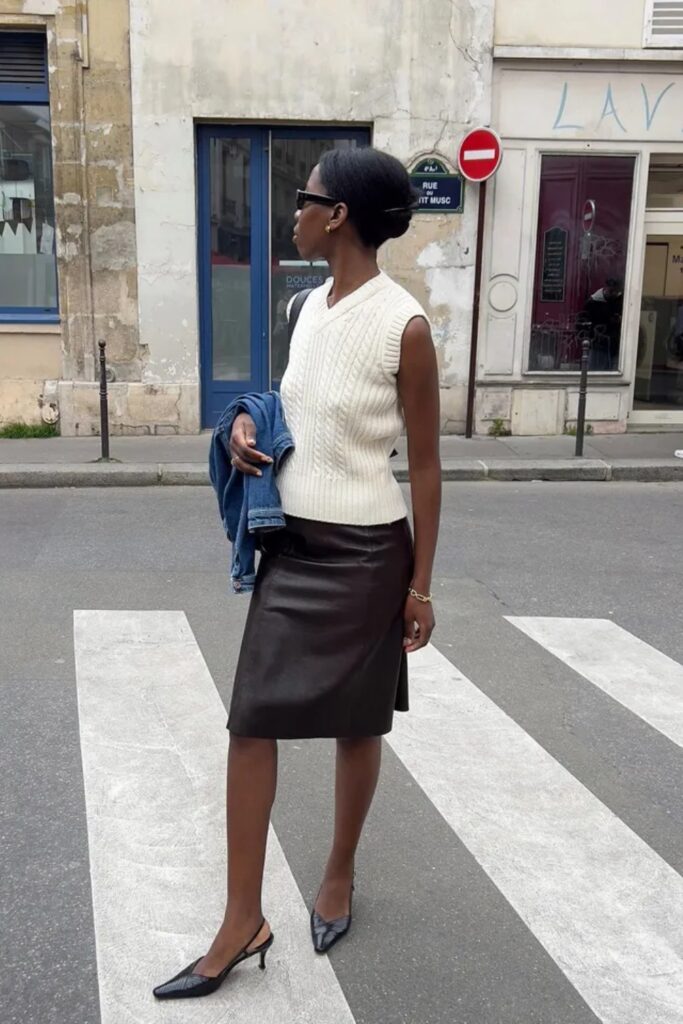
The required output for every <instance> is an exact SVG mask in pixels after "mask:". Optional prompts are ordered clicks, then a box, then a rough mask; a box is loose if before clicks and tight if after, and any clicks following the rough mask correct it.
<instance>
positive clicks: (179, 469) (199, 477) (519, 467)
mask: <svg viewBox="0 0 683 1024" xmlns="http://www.w3.org/2000/svg"><path fill="white" fill-rule="evenodd" d="M394 476H395V477H396V479H397V480H398V481H399V482H400V483H407V482H408V480H409V475H408V467H407V466H405V465H404V466H397V467H396V468H395V470H394ZM442 479H443V480H444V482H457V481H473V480H474V481H477V480H480V481H482V480H495V481H511V482H524V481H531V480H547V481H561V480H566V481H571V480H576V481H605V482H606V481H611V480H619V481H634V482H641V483H670V482H674V481H683V459H618V460H616V461H614V462H612V463H608V462H603V461H602V460H600V459H548V460H543V459H490V460H488V461H484V460H482V459H449V460H448V461H447V462H445V463H444V464H443V472H442ZM209 485H210V481H209V472H208V469H207V468H206V467H205V466H204V465H201V464H198V463H194V462H162V463H156V462H150V463H120V462H116V463H109V464H106V463H104V464H103V463H46V464H43V463H28V464H24V465H4V466H3V465H0V490H2V489H12V488H31V487H41V488H45V487H157V486H167V487H178V486H182V487H206V486H209Z"/></svg>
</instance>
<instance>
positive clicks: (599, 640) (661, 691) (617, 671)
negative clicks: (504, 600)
mask: <svg viewBox="0 0 683 1024" xmlns="http://www.w3.org/2000/svg"><path fill="white" fill-rule="evenodd" d="M508 622H511V623H512V625H513V626H516V627H517V628H518V629H520V630H521V631H522V632H523V633H526V635H527V636H529V637H531V639H532V640H535V641H536V643H538V644H540V645H541V646H542V647H545V648H546V649H547V650H548V651H550V652H551V654H554V655H555V657H556V658H559V659H560V661H563V662H564V663H565V664H566V665H569V667H570V668H572V669H574V671H575V672H578V673H579V675H582V676H583V677H584V679H588V681H589V682H591V683H593V684H594V685H595V686H597V687H599V688H600V689H601V690H603V691H604V692H605V693H607V694H609V696H610V697H613V698H614V700H616V701H618V702H619V703H620V704H623V705H624V707H626V708H628V709H629V711H632V712H633V713H634V714H635V715H638V717H639V718H642V719H643V721H644V722H647V723H648V725H651V726H652V727H653V728H654V729H658V730H659V732H661V733H663V735H664V736H667V737H668V738H669V739H670V740H673V742H674V743H677V744H678V745H679V746H681V747H683V666H681V665H679V664H678V662H676V661H674V660H673V659H672V658H668V657H667V656H666V655H665V654H662V653H661V652H660V651H658V650H656V649H655V648H654V647H650V645H649V644H646V643H644V642H643V641H642V640H639V639H638V637H635V636H633V634H632V633H629V632H627V630H625V629H622V628H621V626H618V625H617V624H616V622H611V621H610V620H609V619H551V618H526V617H512V616H508Z"/></svg>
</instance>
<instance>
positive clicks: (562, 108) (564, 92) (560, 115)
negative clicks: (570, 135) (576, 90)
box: [553, 82, 583, 132]
mask: <svg viewBox="0 0 683 1024" xmlns="http://www.w3.org/2000/svg"><path fill="white" fill-rule="evenodd" d="M568 96H569V82H565V83H564V87H563V89H562V99H561V100H560V107H559V110H558V111H557V117H556V118H555V124H554V125H553V129H554V130H556V131H561V130H562V129H569V130H571V131H577V132H578V131H581V130H582V128H583V125H582V124H562V118H563V117H564V112H565V110H566V107H567V97H568Z"/></svg>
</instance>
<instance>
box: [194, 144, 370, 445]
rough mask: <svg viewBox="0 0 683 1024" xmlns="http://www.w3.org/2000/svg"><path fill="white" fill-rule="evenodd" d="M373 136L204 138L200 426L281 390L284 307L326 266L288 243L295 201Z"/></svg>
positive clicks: (320, 277) (324, 273)
mask: <svg viewBox="0 0 683 1024" xmlns="http://www.w3.org/2000/svg"><path fill="white" fill-rule="evenodd" d="M369 142H370V136H369V132H368V131H367V130H359V131H346V130H342V129H338V128H309V129H305V128H272V129H271V128H246V127H245V128H242V127H233V126H221V127H215V126H210V125H206V126H201V127H199V129H198V135H197V149H198V187H199V204H198V216H199V297H200V362H201V390H202V424H203V426H205V427H212V426H213V425H214V424H215V422H216V420H217V418H218V416H219V415H220V413H221V412H222V411H223V409H224V408H225V406H226V405H227V404H228V403H229V402H230V401H232V399H233V398H235V397H237V396H239V395H241V394H245V393H246V392H248V391H266V390H268V389H269V388H272V387H275V388H277V387H278V385H279V381H280V379H281V378H282V374H283V373H284V370H285V367H286V365H287V356H288V344H287V319H286V309H287V303H288V301H289V299H290V298H291V296H292V295H294V294H295V293H296V292H298V291H301V289H302V288H309V287H311V286H315V285H319V284H322V283H323V281H324V280H325V278H326V276H327V274H328V268H327V265H326V264H324V263H320V264H311V263H307V262H305V261H302V260H300V259H299V256H298V253H297V251H296V249H295V247H294V243H293V242H292V228H293V223H294V208H295V202H294V199H295V192H296V189H297V188H303V186H304V185H305V183H306V179H307V178H308V175H309V173H310V171H311V168H312V167H313V166H314V165H315V164H316V163H317V162H318V160H319V159H320V157H321V155H322V154H323V153H324V152H325V151H326V150H327V149H331V148H333V147H343V146H358V145H361V146H362V145H369Z"/></svg>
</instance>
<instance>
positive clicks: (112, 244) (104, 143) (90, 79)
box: [0, 0, 154, 433]
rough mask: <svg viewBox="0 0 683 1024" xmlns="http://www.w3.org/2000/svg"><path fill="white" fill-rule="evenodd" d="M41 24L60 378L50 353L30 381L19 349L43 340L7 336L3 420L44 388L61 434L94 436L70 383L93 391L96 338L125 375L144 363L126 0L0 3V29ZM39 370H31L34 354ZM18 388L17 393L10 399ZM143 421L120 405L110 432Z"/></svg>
mask: <svg viewBox="0 0 683 1024" xmlns="http://www.w3.org/2000/svg"><path fill="white" fill-rule="evenodd" d="M41 27H42V28H45V29H46V31H47V39H48V61H49V81H50V113H51V120H52V136H53V167H54V188H55V211H56V223H57V260H58V275H59V307H60V319H61V349H62V359H61V372H60V373H59V374H58V375H57V376H58V378H61V380H57V381H55V379H54V378H55V373H54V369H55V367H54V359H49V360H48V359H46V360H45V362H44V376H43V379H41V377H40V376H35V375H34V376H33V377H31V378H29V377H27V376H25V372H24V369H23V364H24V363H25V362H26V360H25V358H24V354H23V353H21V352H20V351H19V348H20V347H21V346H27V347H29V348H30V347H32V348H33V349H34V350H35V352H36V354H37V353H39V352H40V351H41V350H40V347H39V342H40V336H39V335H38V334H31V333H29V332H27V331H26V330H25V329H22V330H21V331H17V332H16V333H12V334H11V335H9V334H8V337H11V338H12V341H13V342H14V343H15V344H16V345H17V354H16V358H15V359H14V360H12V359H11V358H9V357H8V359H7V360H6V365H5V366H3V365H1V364H0V377H1V378H3V379H0V422H1V421H2V420H7V419H9V418H14V419H23V420H25V421H27V422H31V421H33V422H35V421H36V419H37V418H38V417H39V416H40V411H41V396H43V397H44V396H45V395H46V394H47V395H49V402H50V404H52V405H54V404H55V403H58V404H59V408H60V413H61V418H62V429H63V431H64V432H65V433H72V432H74V433H80V432H85V433H90V432H94V431H95V430H96V429H97V419H95V420H93V419H92V417H91V416H90V409H89V408H87V410H86V408H84V410H83V412H84V415H81V414H80V412H79V409H78V407H77V406H75V405H74V401H75V400H74V395H75V394H76V392H75V390H74V388H73V386H72V383H71V382H72V381H77V382H86V381H87V382H91V386H92V387H96V385H95V383H94V382H95V378H96V375H97V341H98V340H99V339H100V338H101V339H103V340H105V341H106V342H107V351H108V358H109V362H110V365H111V368H112V371H113V376H114V377H115V379H116V380H118V381H140V379H141V375H142V365H143V362H144V349H142V348H141V347H140V345H139V341H138V324H137V276H136V257H135V214H134V195H133V154H132V129H131V101H130V49H129V13H128V0H0V30H2V29H4V28H41ZM9 330H10V328H8V327H6V328H5V331H9ZM31 365H32V369H33V372H34V373H35V370H36V369H37V367H38V365H39V364H38V363H36V359H35V358H34V359H32V360H31ZM12 373H14V374H16V376H14V377H9V376H7V375H8V374H12ZM50 379H51V383H50V384H47V385H46V381H48V380H50ZM10 381H20V382H21V383H20V384H14V383H13V384H10V383H9V382H10ZM29 381H31V383H28V382H29ZM17 394H20V395H21V396H22V397H21V400H20V401H18V400H12V401H11V402H10V395H17ZM79 394H80V392H79ZM3 397H4V398H6V399H7V401H3ZM86 412H87V415H86ZM10 413H11V416H10ZM140 422H141V421H140V419H139V418H138V416H137V415H135V414H133V413H132V412H131V414H130V415H129V410H128V409H127V408H126V407H125V406H124V408H123V409H122V417H121V419H120V420H118V421H114V422H113V423H112V429H113V431H114V432H117V431H125V430H126V429H127V428H128V427H135V428H136V427H138V426H139V425H140ZM145 422H146V423H147V421H145ZM147 426H148V428H149V429H153V427H154V423H153V422H152V423H147Z"/></svg>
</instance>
